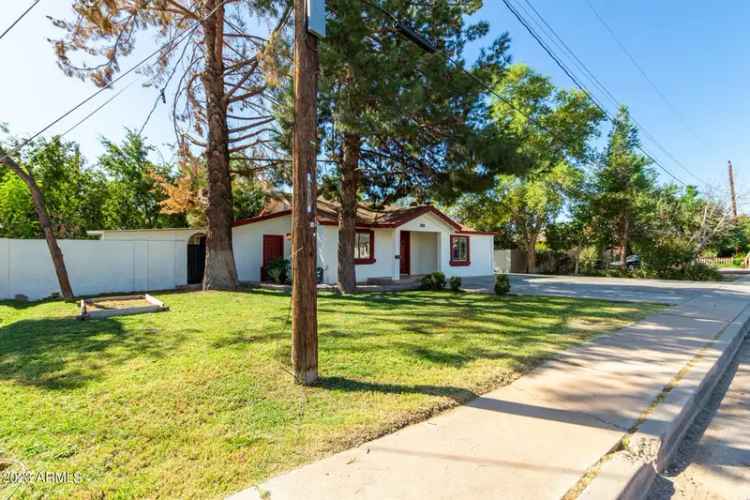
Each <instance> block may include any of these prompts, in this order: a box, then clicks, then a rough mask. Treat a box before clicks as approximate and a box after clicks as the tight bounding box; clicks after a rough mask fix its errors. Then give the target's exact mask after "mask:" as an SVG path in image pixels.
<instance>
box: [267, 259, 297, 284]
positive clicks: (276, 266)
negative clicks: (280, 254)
mask: <svg viewBox="0 0 750 500" xmlns="http://www.w3.org/2000/svg"><path fill="white" fill-rule="evenodd" d="M266 274H267V275H268V277H269V278H270V279H271V281H273V282H274V283H279V284H281V283H288V282H289V280H290V279H291V272H290V262H289V261H288V260H287V259H276V260H274V261H271V262H269V263H268V264H267V265H266Z"/></svg>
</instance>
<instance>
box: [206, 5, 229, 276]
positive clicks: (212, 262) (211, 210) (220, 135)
mask: <svg viewBox="0 0 750 500" xmlns="http://www.w3.org/2000/svg"><path fill="white" fill-rule="evenodd" d="M218 2H219V0H209V1H208V2H207V4H206V7H205V9H206V11H207V12H211V11H212V10H213V9H214V8H216V5H217V4H218ZM204 31H205V41H206V54H205V55H206V70H205V71H204V73H203V75H202V80H203V86H204V89H205V92H206V112H207V117H208V141H207V143H208V146H207V148H206V163H207V170H208V208H207V209H206V217H207V219H208V231H207V235H206V267H205V269H206V270H205V274H204V277H203V289H204V290H215V289H217V290H234V289H236V288H237V269H236V267H235V262H234V252H233V250H232V219H233V211H232V180H231V177H230V174H229V145H228V144H229V131H228V128H227V99H226V97H225V94H224V62H223V47H224V7H220V8H218V9H217V10H216V12H215V13H214V14H213V15H212V16H211V17H210V18H209V19H207V20H206V21H205V22H204Z"/></svg>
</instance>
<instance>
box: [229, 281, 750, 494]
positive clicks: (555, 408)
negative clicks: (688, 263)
mask: <svg viewBox="0 0 750 500" xmlns="http://www.w3.org/2000/svg"><path fill="white" fill-rule="evenodd" d="M693 292H694V293H693V295H692V297H686V298H685V300H684V301H683V302H682V303H681V304H680V305H677V306H673V307H671V308H669V309H667V310H665V311H664V312H661V313H659V314H656V315H653V316H651V317H648V318H646V319H645V320H643V321H641V322H638V323H636V324H634V325H632V326H629V327H627V328H624V329H622V330H620V331H619V332H617V333H614V334H611V335H605V336H600V337H597V338H596V339H595V340H593V341H591V342H590V343H588V344H585V345H582V346H579V347H577V348H574V349H571V350H569V351H567V352H565V353H563V354H562V355H561V356H559V357H558V358H557V359H555V360H553V361H550V362H548V363H546V364H544V365H543V366H541V367H540V368H538V369H536V370H534V371H533V372H531V373H530V374H528V375H526V376H524V377H522V378H521V379H519V380H517V381H516V382H514V383H513V384H511V385H509V386H505V387H502V388H499V389H497V390H495V391H492V392H490V393H488V394H485V395H484V396H482V397H479V398H477V399H475V400H474V401H471V402H470V403H468V404H466V405H463V406H460V407H458V408H455V409H454V410H451V411H449V412H446V413H444V414H442V415H439V416H437V417H434V418H431V419H429V420H427V421H425V422H422V423H419V424H415V425H412V426H409V427H406V428H404V429H402V430H400V431H398V432H395V433H393V434H390V435H387V436H384V437H382V438H379V439H376V440H374V441H371V442H368V443H365V444H363V445H361V446H359V447H357V448H354V449H351V450H348V451H344V452H342V453H339V454H336V455H334V456H331V457H328V458H325V459H323V460H320V461H318V462H315V463H312V464H309V465H307V466H304V467H301V468H299V469H296V470H293V471H291V472H288V473H286V474H283V475H281V476H278V477H275V478H272V479H270V480H269V481H267V482H265V483H263V484H261V485H259V486H258V487H254V488H251V489H248V490H246V491H243V492H241V493H239V494H237V495H236V496H234V497H233V498H236V499H250V498H252V499H255V498H270V499H272V500H281V499H300V498H304V499H307V500H318V499H320V500H322V499H332V498H346V499H349V498H356V499H373V500H374V499H377V500H381V499H424V498H430V499H433V500H434V499H454V500H455V499H476V498H513V499H559V498H561V497H562V496H563V495H565V494H566V493H567V492H569V491H570V489H571V488H573V487H574V486H575V485H576V483H577V482H578V481H579V479H581V478H582V477H583V476H584V475H585V474H586V473H587V471H589V470H590V468H591V467H592V466H593V465H594V464H596V462H597V461H598V460H599V459H600V458H601V457H603V456H604V455H605V454H607V453H608V452H609V451H610V450H611V449H612V448H613V447H614V446H615V445H616V444H617V443H618V442H619V441H620V440H621V439H622V437H623V435H624V434H625V433H626V431H627V430H628V429H629V428H631V427H632V426H633V425H634V424H635V423H636V422H637V421H638V419H639V416H641V415H642V413H643V412H644V411H645V410H646V409H647V408H649V406H650V405H651V403H652V402H654V401H655V400H656V399H657V397H658V396H659V395H660V394H661V393H662V391H663V390H664V388H665V386H667V385H668V384H669V383H670V381H672V379H673V378H674V377H675V375H676V374H677V373H678V372H680V370H681V369H682V368H683V367H685V366H686V365H687V364H688V362H689V361H690V360H691V359H692V358H693V357H694V356H695V355H696V353H698V352H699V351H700V350H701V349H702V348H703V347H705V346H707V345H710V344H711V343H712V342H713V341H714V339H715V338H716V336H717V335H718V334H719V333H720V332H722V331H723V330H724V329H725V328H726V327H727V326H728V325H729V324H730V323H732V322H735V321H738V318H740V317H741V315H742V317H743V318H744V317H745V316H744V315H743V313H744V312H746V309H747V308H748V304H750V302H749V301H748V299H749V298H750V288H748V287H747V286H746V285H745V284H744V283H740V284H732V285H717V284H714V285H711V286H706V287H703V286H701V287H693ZM266 495H270V496H266Z"/></svg>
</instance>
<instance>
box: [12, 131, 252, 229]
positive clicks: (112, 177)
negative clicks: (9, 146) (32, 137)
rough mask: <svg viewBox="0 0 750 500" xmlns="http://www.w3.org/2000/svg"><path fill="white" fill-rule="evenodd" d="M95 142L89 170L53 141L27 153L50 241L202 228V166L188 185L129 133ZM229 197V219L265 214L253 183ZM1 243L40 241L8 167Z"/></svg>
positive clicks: (239, 182) (21, 187)
mask: <svg viewBox="0 0 750 500" xmlns="http://www.w3.org/2000/svg"><path fill="white" fill-rule="evenodd" d="M101 142H102V145H103V146H104V153H102V154H101V155H100V156H99V157H98V158H97V159H96V161H95V162H94V163H93V164H90V165H87V164H86V162H85V160H84V159H83V157H82V156H81V154H80V153H79V149H78V145H77V144H76V143H75V142H66V141H62V140H61V139H59V138H53V139H52V140H49V141H47V140H38V141H36V142H34V143H33V144H31V145H30V146H28V147H27V149H26V150H25V154H24V156H23V162H24V165H25V166H26V167H27V168H28V169H29V171H30V172H31V173H32V174H33V175H34V178H35V179H36V182H37V184H38V185H39V188H40V190H41V191H42V193H43V195H44V197H45V200H46V204H47V211H48V212H49V217H50V220H51V222H52V227H53V232H54V234H55V236H56V237H58V238H86V237H87V236H86V231H90V230H94V229H157V228H166V227H187V226H188V225H191V226H196V227H205V226H206V206H207V200H206V195H205V191H206V183H207V181H206V168H205V163H204V162H201V164H200V165H199V166H198V170H197V171H196V172H195V175H196V179H195V181H194V182H193V181H192V180H191V178H190V177H189V175H188V173H189V172H190V171H189V170H187V171H186V170H185V169H184V168H183V169H177V168H175V166H173V165H165V164H157V163H154V162H152V161H151V160H149V153H150V152H151V151H152V150H153V147H152V146H150V145H149V144H148V143H147V142H146V140H145V139H143V138H142V137H140V136H139V135H138V134H136V133H134V132H132V131H130V130H126V132H125V137H124V138H123V139H122V141H120V142H119V143H118V142H115V141H112V140H110V139H106V138H102V141H101ZM181 165H184V164H181ZM186 172H188V173H186ZM193 186H194V189H193ZM232 191H233V194H234V196H233V207H234V208H233V217H234V218H235V219H237V218H243V217H251V216H253V215H256V214H257V213H258V212H259V211H260V210H261V209H262V208H263V204H264V201H265V197H264V193H263V190H262V189H261V187H260V186H259V185H258V183H257V182H255V181H254V180H253V179H249V178H245V177H241V176H235V179H234V180H233V182H232ZM0 237H6V238H41V237H43V234H42V228H41V227H40V225H39V221H38V217H37V214H36V213H35V210H34V205H33V202H32V199H31V193H30V191H29V189H28V187H27V186H26V184H25V183H24V182H23V181H22V180H21V179H20V178H19V177H18V176H17V175H15V174H14V173H13V172H11V171H10V170H8V169H6V168H2V169H0Z"/></svg>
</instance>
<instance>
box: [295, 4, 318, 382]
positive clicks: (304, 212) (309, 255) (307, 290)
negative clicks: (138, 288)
mask: <svg viewBox="0 0 750 500" xmlns="http://www.w3.org/2000/svg"><path fill="white" fill-rule="evenodd" d="M309 2H311V0H294V140H293V151H292V365H293V366H294V377H295V381H296V382H297V383H298V384H304V385H308V384H312V383H314V382H315V381H316V380H317V379H318V314H317V303H318V295H317V294H318V290H317V280H316V272H315V268H316V247H317V245H316V236H315V229H316V208H317V203H316V200H317V177H316V157H317V114H316V113H317V93H318V39H317V38H316V37H315V36H313V35H312V34H311V33H309V32H308V16H307V14H308V11H307V9H306V4H307V3H309ZM311 10H312V9H311Z"/></svg>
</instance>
